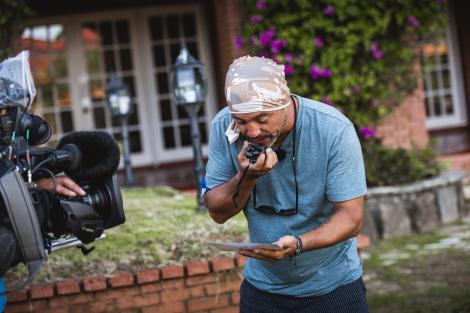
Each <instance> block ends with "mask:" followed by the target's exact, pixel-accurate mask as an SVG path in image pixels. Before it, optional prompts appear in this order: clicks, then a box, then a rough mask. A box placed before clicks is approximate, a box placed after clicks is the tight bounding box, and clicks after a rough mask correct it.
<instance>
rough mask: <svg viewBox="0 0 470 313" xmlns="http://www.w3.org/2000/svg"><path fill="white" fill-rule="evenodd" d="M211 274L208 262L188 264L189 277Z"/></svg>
mask: <svg viewBox="0 0 470 313" xmlns="http://www.w3.org/2000/svg"><path fill="white" fill-rule="evenodd" d="M209 272H210V269H209V263H208V262H204V261H201V262H188V263H186V273H188V276H195V275H201V274H207V273H209Z"/></svg>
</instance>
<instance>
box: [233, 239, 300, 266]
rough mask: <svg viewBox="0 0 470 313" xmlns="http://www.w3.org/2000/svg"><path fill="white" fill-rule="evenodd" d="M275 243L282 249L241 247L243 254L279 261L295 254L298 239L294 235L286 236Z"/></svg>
mask: <svg viewBox="0 0 470 313" xmlns="http://www.w3.org/2000/svg"><path fill="white" fill-rule="evenodd" d="M274 244H275V245H277V246H279V247H280V248H281V250H269V249H255V250H245V249H240V251H239V253H240V254H241V255H244V256H247V257H250V258H255V259H260V260H267V261H279V260H282V259H284V258H285V257H288V256H291V255H294V254H295V252H296V250H297V240H296V239H295V237H293V236H284V237H282V238H280V239H279V240H278V241H276V242H274Z"/></svg>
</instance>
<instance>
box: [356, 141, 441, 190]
mask: <svg viewBox="0 0 470 313" xmlns="http://www.w3.org/2000/svg"><path fill="white" fill-rule="evenodd" d="M434 145H435V143H434V142H432V143H430V144H429V146H428V147H427V148H425V149H418V148H416V147H413V148H412V149H410V150H405V149H401V148H399V149H390V148H387V147H385V146H384V145H383V144H382V143H380V141H378V140H371V141H370V142H367V143H365V144H364V145H363V152H364V163H365V167H366V176H367V184H368V186H370V187H372V186H385V185H397V184H406V183H410V182H413V181H416V180H420V179H424V178H429V177H432V176H435V175H437V174H439V172H440V171H441V170H442V169H443V165H442V164H441V163H440V162H439V161H438V160H437V154H436V150H435V148H434Z"/></svg>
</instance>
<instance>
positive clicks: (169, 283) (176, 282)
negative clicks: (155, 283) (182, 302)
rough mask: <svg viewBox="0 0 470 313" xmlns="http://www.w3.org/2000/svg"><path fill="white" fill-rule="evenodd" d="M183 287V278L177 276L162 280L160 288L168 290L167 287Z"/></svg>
mask: <svg viewBox="0 0 470 313" xmlns="http://www.w3.org/2000/svg"><path fill="white" fill-rule="evenodd" d="M181 288H184V279H182V278H179V279H170V280H166V281H164V282H162V289H163V290H168V289H181Z"/></svg>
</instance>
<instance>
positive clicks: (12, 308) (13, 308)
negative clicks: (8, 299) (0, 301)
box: [5, 302, 31, 313]
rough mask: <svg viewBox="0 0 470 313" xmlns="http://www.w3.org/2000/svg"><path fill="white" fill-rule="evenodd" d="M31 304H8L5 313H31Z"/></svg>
mask: <svg viewBox="0 0 470 313" xmlns="http://www.w3.org/2000/svg"><path fill="white" fill-rule="evenodd" d="M30 311H31V310H30V306H29V303H25V302H23V303H12V304H7V306H6V307H5V313H16V312H30Z"/></svg>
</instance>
